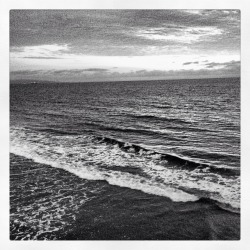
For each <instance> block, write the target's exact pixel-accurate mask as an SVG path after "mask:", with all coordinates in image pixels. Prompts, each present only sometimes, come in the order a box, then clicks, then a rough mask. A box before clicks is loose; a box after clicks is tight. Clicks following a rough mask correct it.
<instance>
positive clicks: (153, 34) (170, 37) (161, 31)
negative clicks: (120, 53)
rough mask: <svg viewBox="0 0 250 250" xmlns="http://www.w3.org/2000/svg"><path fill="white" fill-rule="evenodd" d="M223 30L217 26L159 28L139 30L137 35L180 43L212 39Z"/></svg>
mask: <svg viewBox="0 0 250 250" xmlns="http://www.w3.org/2000/svg"><path fill="white" fill-rule="evenodd" d="M222 33H223V31H222V30H221V29H218V28H216V27H192V28H182V27H178V28H174V27H172V30H171V29H170V30H169V28H157V29H147V30H138V31H136V35H137V36H140V37H144V38H146V39H152V40H162V41H164V40H165V41H171V42H178V43H192V42H198V41H201V40H203V39H206V38H208V39H212V38H213V36H217V35H221V34H222Z"/></svg>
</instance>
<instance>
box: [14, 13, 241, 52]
mask: <svg viewBox="0 0 250 250" xmlns="http://www.w3.org/2000/svg"><path fill="white" fill-rule="evenodd" d="M239 41H240V14H239V12H238V11H237V10H236V11H234V10H232V11H229V10H227V11H226V12H225V10H211V11H209V10H208V11H206V10H199V11H197V10H188V11H187V10H12V11H11V12H10V45H11V47H13V46H15V47H21V46H41V45H44V44H46V45H51V44H68V45H70V52H71V53H82V54H88V55H142V54H148V55H149V54H152V53H158V54H162V53H165V54H169V51H170V50H172V49H175V48H176V47H178V45H180V44H189V50H195V51H196V52H197V50H208V48H209V50H212V51H216V50H218V49H222V48H224V49H226V50H237V49H239V44H240V43H239ZM152 47H154V50H152ZM180 50H181V48H179V51H180ZM183 52H185V50H183Z"/></svg>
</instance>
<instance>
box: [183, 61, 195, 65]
mask: <svg viewBox="0 0 250 250" xmlns="http://www.w3.org/2000/svg"><path fill="white" fill-rule="evenodd" d="M190 64H199V62H185V63H183V65H190Z"/></svg>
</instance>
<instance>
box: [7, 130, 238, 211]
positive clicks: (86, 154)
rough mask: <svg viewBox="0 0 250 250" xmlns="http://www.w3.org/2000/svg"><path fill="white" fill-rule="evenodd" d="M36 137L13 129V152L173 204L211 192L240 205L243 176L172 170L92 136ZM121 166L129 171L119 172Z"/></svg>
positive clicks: (151, 158)
mask: <svg viewBox="0 0 250 250" xmlns="http://www.w3.org/2000/svg"><path fill="white" fill-rule="evenodd" d="M15 131H16V132H15ZM17 131H18V132H17ZM35 136H36V138H39V140H37V141H36V142H33V141H32V134H29V137H27V135H26V132H25V131H20V130H19V129H18V130H15V129H13V130H12V137H11V152H12V153H15V154H18V155H22V156H24V157H27V158H30V159H33V160H34V161H37V162H39V163H44V164H49V165H51V166H53V167H57V168H63V169H65V170H67V171H69V172H71V173H73V174H75V175H77V176H79V177H81V178H84V179H90V180H106V181H107V182H108V183H110V184H111V185H117V186H121V187H128V188H131V189H136V190H141V191H143V192H145V193H149V194H155V195H160V196H165V197H169V198H170V199H172V200H173V201H183V202H184V201H195V200H197V199H198V197H202V196H204V194H205V195H206V197H209V198H211V199H214V200H217V201H220V202H223V203H228V204H230V205H231V206H233V207H236V208H239V206H240V178H239V177H222V176H221V175H219V174H215V173H209V171H205V170H204V169H196V170H193V171H190V170H184V169H178V168H174V167H173V166H172V167H168V164H167V162H165V161H164V162H162V161H160V158H159V157H158V155H155V156H154V157H152V156H149V155H145V154H143V152H140V154H138V155H137V154H134V153H129V152H124V151H122V150H120V148H119V147H118V146H117V145H107V144H105V143H97V142H96V143H94V142H93V141H92V140H91V139H90V138H88V137H81V136H62V137H60V136H57V137H53V138H51V137H48V136H46V134H43V133H40V134H36V135H35ZM68 155H71V157H68ZM111 167H112V168H111ZM131 167H133V169H135V168H136V169H138V174H136V173H135V174H131V173H129V172H126V169H129V168H131ZM109 168H110V169H109ZM116 168H117V171H115V169H116ZM119 168H123V169H124V171H119ZM139 172H141V173H143V174H144V175H140V174H139ZM145 174H146V176H145ZM183 190H185V191H183Z"/></svg>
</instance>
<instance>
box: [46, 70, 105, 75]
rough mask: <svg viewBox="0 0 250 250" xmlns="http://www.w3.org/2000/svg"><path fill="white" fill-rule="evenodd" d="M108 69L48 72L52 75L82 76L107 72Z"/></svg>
mask: <svg viewBox="0 0 250 250" xmlns="http://www.w3.org/2000/svg"><path fill="white" fill-rule="evenodd" d="M107 71H108V69H102V68H88V69H70V70H66V69H65V70H55V71H50V72H52V73H53V74H63V75H69V74H82V73H86V72H90V73H92V72H94V73H103V72H107Z"/></svg>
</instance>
